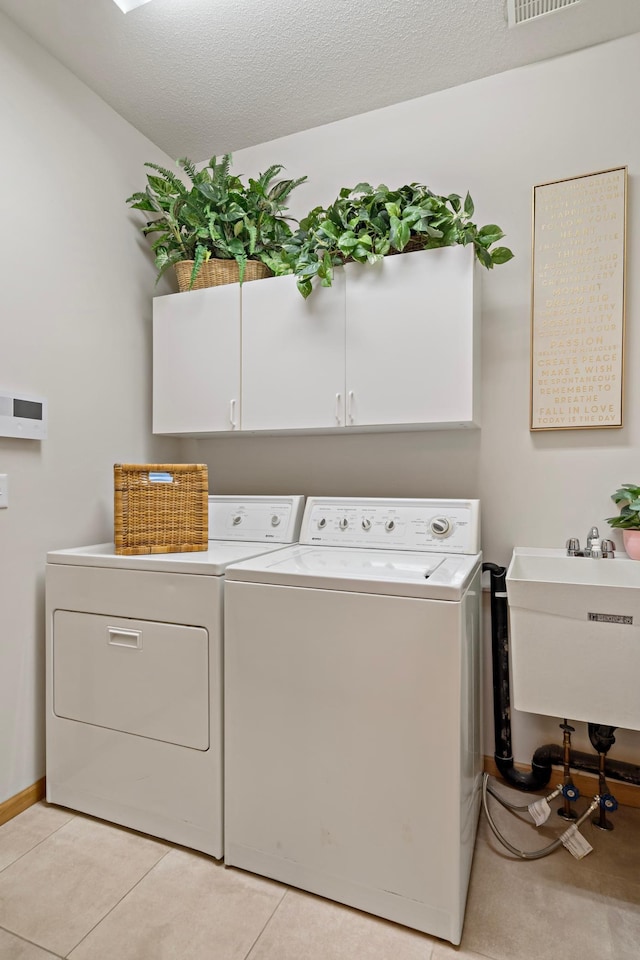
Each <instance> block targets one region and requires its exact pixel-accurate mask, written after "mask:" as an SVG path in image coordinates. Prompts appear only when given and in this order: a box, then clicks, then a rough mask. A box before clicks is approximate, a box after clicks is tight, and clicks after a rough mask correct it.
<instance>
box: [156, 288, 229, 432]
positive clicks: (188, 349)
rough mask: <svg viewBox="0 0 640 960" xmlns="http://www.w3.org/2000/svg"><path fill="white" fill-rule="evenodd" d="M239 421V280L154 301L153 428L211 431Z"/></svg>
mask: <svg viewBox="0 0 640 960" xmlns="http://www.w3.org/2000/svg"><path fill="white" fill-rule="evenodd" d="M239 422H240V286H239V284H237V283H230V284H226V285H224V286H220V287H210V288H208V289H206V290H190V291H189V292H187V293H175V294H170V295H169V296H166V297H156V298H155V299H154V301H153V432H154V433H209V432H215V431H220V430H225V431H226V430H233V429H236V427H237V426H238V424H239Z"/></svg>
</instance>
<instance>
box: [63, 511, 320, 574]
mask: <svg viewBox="0 0 640 960" xmlns="http://www.w3.org/2000/svg"><path fill="white" fill-rule="evenodd" d="M303 508H304V498H303V497H300V496H275V497H260V496H246V497H231V496H211V497H209V549H208V550H201V551H192V552H188V553H154V554H148V553H146V554H140V555H138V556H123V555H121V554H116V552H115V545H114V544H113V543H96V544H92V545H91V546H87V547H72V548H70V549H66V550H51V551H50V552H49V553H47V562H48V563H64V564H70V565H74V566H88V567H117V568H118V569H121V570H122V569H124V570H156V571H163V572H165V573H190V574H200V575H203V576H210V577H219V576H222V575H223V574H224V572H225V570H226V569H227V567H228V566H229V564H231V563H237V562H238V561H240V560H247V559H249V558H250V557H256V556H258V554H262V553H270V552H272V551H273V550H280V549H282V547H283V546H285V545H287V544H291V543H295V542H297V540H298V535H299V533H300V524H301V521H302V513H303Z"/></svg>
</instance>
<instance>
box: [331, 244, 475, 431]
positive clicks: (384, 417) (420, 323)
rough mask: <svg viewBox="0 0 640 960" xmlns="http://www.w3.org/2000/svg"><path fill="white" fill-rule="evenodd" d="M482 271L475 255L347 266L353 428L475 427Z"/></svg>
mask: <svg viewBox="0 0 640 960" xmlns="http://www.w3.org/2000/svg"><path fill="white" fill-rule="evenodd" d="M478 269H479V268H478V266H477V265H476V262H475V256H474V251H473V247H471V246H468V247H461V246H456V247H444V248H442V249H439V250H429V251H422V250H421V251H418V252H416V253H406V254H402V255H396V256H390V257H385V258H384V259H383V260H382V261H381V262H379V263H377V264H375V265H374V266H368V265H366V266H365V265H361V264H358V263H349V264H347V265H346V267H345V273H346V314H347V325H346V395H347V420H346V424H347V426H348V427H358V426H368V425H371V426H373V425H385V424H386V425H390V424H397V425H398V426H401V425H408V426H411V425H413V424H422V425H424V426H425V427H426V426H429V427H432V428H435V427H451V426H473V425H476V424H478V423H479V374H480V365H479V327H480V324H479V322H478V306H479V296H478V293H479V276H478V275H477V274H478ZM324 292H325V291H324V290H321V291H317V292H316V293H314V294H313V296H323V294H324Z"/></svg>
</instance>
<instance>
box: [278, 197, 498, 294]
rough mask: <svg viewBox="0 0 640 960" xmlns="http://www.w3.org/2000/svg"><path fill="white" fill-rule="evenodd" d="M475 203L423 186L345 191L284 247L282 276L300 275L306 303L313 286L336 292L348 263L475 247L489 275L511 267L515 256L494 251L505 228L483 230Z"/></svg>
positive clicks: (306, 222) (314, 214) (309, 217)
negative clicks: (340, 270)
mask: <svg viewBox="0 0 640 960" xmlns="http://www.w3.org/2000/svg"><path fill="white" fill-rule="evenodd" d="M473 213H474V204H473V200H472V199H471V196H470V195H469V193H467V195H466V197H465V199H464V200H462V198H461V197H460V196H458V195H457V194H449V196H446V197H444V196H439V195H438V194H435V193H433V192H432V191H431V190H430V189H429V188H428V187H426V186H424V185H423V184H420V183H411V184H407V185H405V186H403V187H400V188H399V189H397V190H390V189H389V188H388V187H387V186H386V185H385V184H381V185H380V186H378V187H375V188H374V187H372V186H371V185H370V184H368V183H359V184H358V185H357V186H355V187H354V188H353V189H350V188H348V187H344V188H343V189H342V190H341V191H340V193H339V195H338V197H337V198H336V199H335V200H334V202H333V203H332V204H331V205H330V206H329V207H327V208H323V207H315V208H314V209H313V210H311V211H310V213H309V214H308V215H307V216H306V217H305V218H304V219H303V220H301V221H300V226H299V229H298V230H297V231H296V233H295V234H294V235H293V236H292V237H291V239H290V240H288V241H286V242H285V243H284V245H283V248H282V252H281V253H279V254H278V256H277V259H278V260H279V261H280V263H281V270H280V271H279V272H286V271H287V270H290V271H292V272H293V273H295V275H296V278H297V283H298V289H299V290H300V293H301V294H302V295H303V297H308V296H309V294H310V293H311V291H312V289H313V287H312V280H313V278H314V277H318V279H319V281H320V283H321V285H322V286H331V282H332V279H333V268H334V267H335V266H339V265H342V264H344V263H347V262H349V261H352V260H354V261H356V262H358V263H376V262H377V261H378V260H380V259H381V258H382V257H385V256H388V255H390V254H394V253H403V252H409V251H413V250H429V249H432V248H435V247H448V246H452V245H454V244H463V245H466V244H469V243H471V244H473V246H474V248H475V253H476V256H477V258H478V260H479V261H480V263H481V264H482V265H483V266H484V267H486V268H487V269H491V268H492V267H493V266H494V265H496V264H500V263H507V261H508V260H511V258H512V257H513V253H512V252H511V250H509V249H508V248H507V247H496V246H494V244H495V243H497V241H498V240H500V239H502V237H503V236H504V233H503V231H502V230H501V229H500V227H498V226H496V225H495V224H488V225H487V226H483V227H480V228H478V227H477V226H476V224H475V223H474V222H473V221H472V219H471V218H472V216H473Z"/></svg>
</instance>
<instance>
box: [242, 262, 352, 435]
mask: <svg viewBox="0 0 640 960" xmlns="http://www.w3.org/2000/svg"><path fill="white" fill-rule="evenodd" d="M344 342H345V278H344V271H343V270H336V272H335V277H334V281H333V285H332V286H331V287H327V288H321V289H317V290H314V292H313V293H312V294H311V296H310V297H309V298H308V300H304V299H303V298H302V296H301V295H300V293H299V292H298V288H297V286H296V282H295V279H294V277H291V276H286V277H272V278H271V279H269V280H260V281H258V282H254V283H245V284H243V287H242V429H243V430H283V429H285V430H286V429H289V430H295V429H314V428H315V429H317V428H322V427H324V428H326V427H336V426H342V425H343V424H344V401H345V396H344V391H345V354H344Z"/></svg>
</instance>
